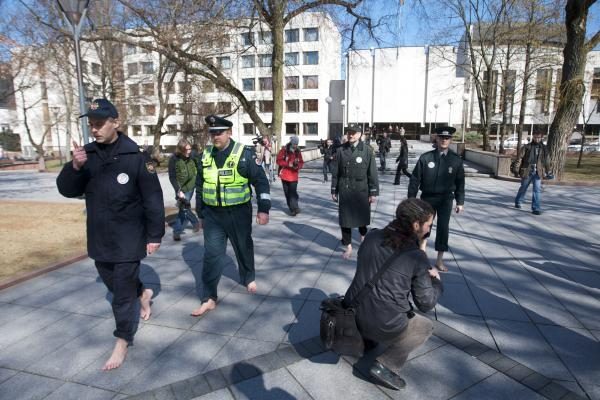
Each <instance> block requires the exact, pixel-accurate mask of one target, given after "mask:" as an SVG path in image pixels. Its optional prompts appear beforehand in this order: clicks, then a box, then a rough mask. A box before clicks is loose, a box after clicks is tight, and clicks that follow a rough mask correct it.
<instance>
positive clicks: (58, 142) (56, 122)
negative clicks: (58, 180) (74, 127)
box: [49, 107, 68, 165]
mask: <svg viewBox="0 0 600 400" xmlns="http://www.w3.org/2000/svg"><path fill="white" fill-rule="evenodd" d="M49 108H50V111H52V116H54V125H55V126H56V144H57V145H58V160H59V163H60V165H62V163H63V162H62V149H61V148H60V130H59V129H58V113H59V112H60V108H59V107H49ZM67 144H68V143H67Z"/></svg>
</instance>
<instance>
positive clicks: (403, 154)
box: [394, 128, 411, 185]
mask: <svg viewBox="0 0 600 400" xmlns="http://www.w3.org/2000/svg"><path fill="white" fill-rule="evenodd" d="M396 162H397V163H398V167H397V168H396V178H395V179H394V185H399V184H400V172H402V173H403V174H404V175H406V176H407V177H408V178H410V176H411V175H410V172H408V143H407V142H406V138H405V137H404V129H403V128H402V129H401V130H400V154H399V155H398V158H396Z"/></svg>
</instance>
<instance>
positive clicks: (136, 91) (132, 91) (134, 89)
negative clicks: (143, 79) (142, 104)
mask: <svg viewBox="0 0 600 400" xmlns="http://www.w3.org/2000/svg"><path fill="white" fill-rule="evenodd" d="M129 95H130V96H139V95H140V87H139V86H138V85H129Z"/></svg>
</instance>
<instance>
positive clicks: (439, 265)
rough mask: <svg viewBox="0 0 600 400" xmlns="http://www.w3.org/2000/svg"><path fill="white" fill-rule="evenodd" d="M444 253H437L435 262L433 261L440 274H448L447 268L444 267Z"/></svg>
mask: <svg viewBox="0 0 600 400" xmlns="http://www.w3.org/2000/svg"><path fill="white" fill-rule="evenodd" d="M443 258H444V252H443V251H438V254H437V260H436V261H435V267H436V268H437V269H439V270H440V272H448V268H447V267H446V266H445V265H444V260H443Z"/></svg>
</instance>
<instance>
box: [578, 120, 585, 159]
mask: <svg viewBox="0 0 600 400" xmlns="http://www.w3.org/2000/svg"><path fill="white" fill-rule="evenodd" d="M584 144H585V125H584V127H583V132H581V147H580V148H579V158H578V159H577V168H581V158H582V157H583V145H584Z"/></svg>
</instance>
